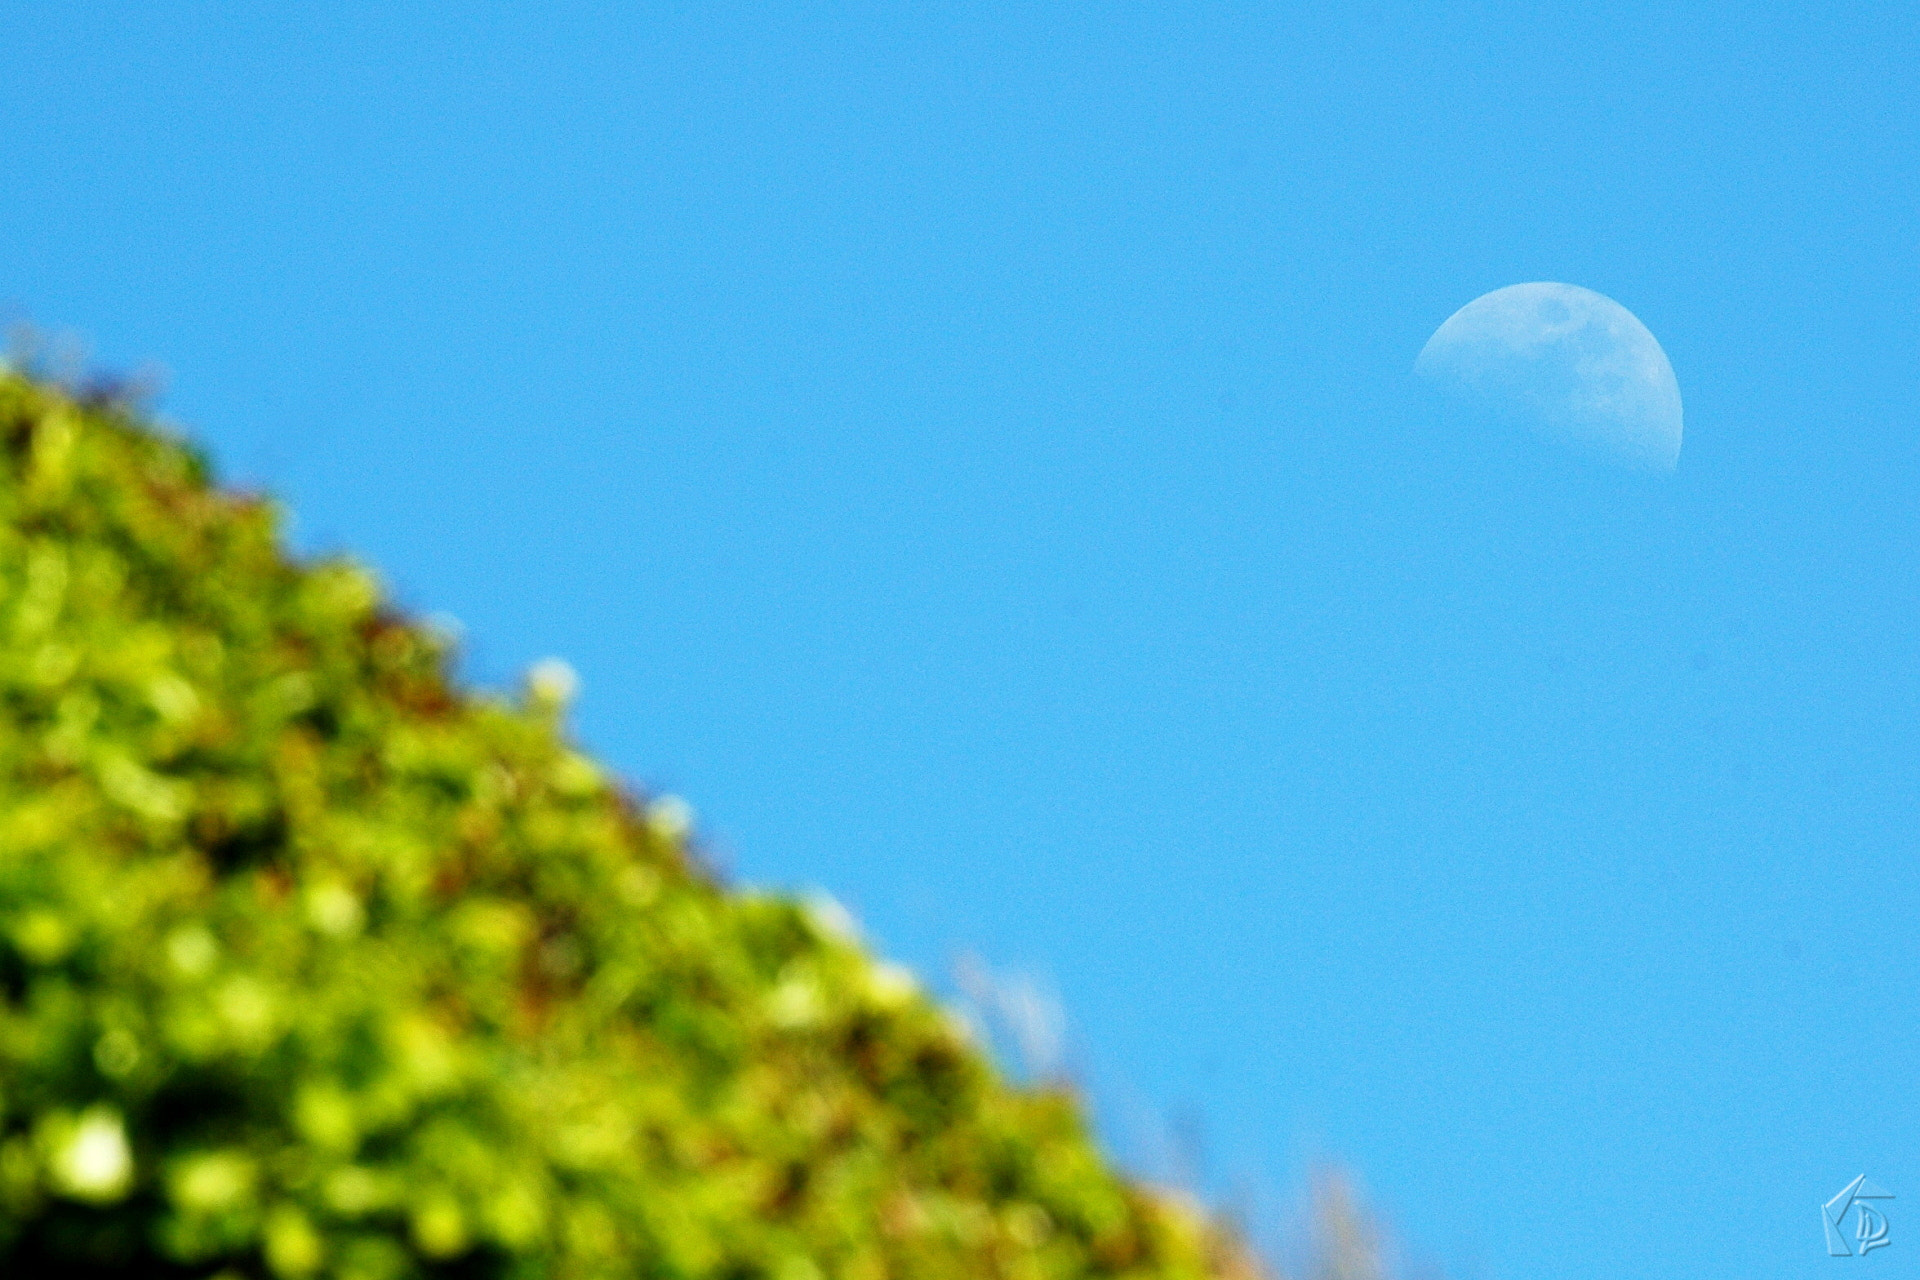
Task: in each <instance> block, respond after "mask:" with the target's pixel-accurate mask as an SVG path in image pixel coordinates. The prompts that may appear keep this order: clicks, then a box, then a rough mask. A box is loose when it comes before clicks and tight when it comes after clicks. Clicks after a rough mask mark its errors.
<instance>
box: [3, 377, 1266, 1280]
mask: <svg viewBox="0 0 1920 1280" xmlns="http://www.w3.org/2000/svg"><path fill="white" fill-rule="evenodd" d="M567 693H568V690H567V689H566V688H565V687H564V681H561V680H558V679H555V678H553V677H552V675H551V673H548V674H546V675H544V676H541V677H540V678H536V679H534V680H532V681H531V682H530V684H529V687H528V688H527V689H526V690H525V691H524V693H522V694H520V695H517V696H515V697H511V698H509V697H504V696H499V695H492V694H487V693H484V692H474V691H468V690H465V689H462V688H461V687H459V685H458V683H457V681H456V680H455V678H454V676H453V674H452V668H451V655H450V653H449V651H448V641H447V640H446V639H445V638H444V637H443V636H442V635H440V634H438V633H437V632H436V631H435V630H434V629H433V628H431V627H430V626H427V625H425V624H423V623H420V622H418V621H415V620H412V619H410V618H408V617H406V616H403V615H402V614H401V613H399V612H398V611H396V610H395V609H394V608H392V607H391V606H390V605H388V604H387V603H386V602H385V601H384V600H383V595H382V592H381V589H380V587H379V585H378V584H377V582H376V580H375V578H374V577H373V576H372V575H371V574H370V573H369V572H367V571H366V570H365V569H363V568H361V567H358V566H357V565H355V564H353V563H351V562H349V561H346V560H342V559H324V560H315V561H311V562H302V561H300V560H298V559H297V558H295V557H293V556H292V555H290V554H289V553H288V552H287V551H286V550H285V549H284V548H283V546H282V545H281V542H280V540H279V536H278V533H277V515H276V511H275V508H274V507H273V505H272V504H271V503H270V502H268V501H265V500H263V499H260V498H258V497H254V496H249V495H244V494H236V493H229V492H224V491H222V490H220V489H219V488H218V487H217V486H216V485H214V483H213V482H212V479H211V474H210V468H209V466H208V464H207V462H206V461H205V459H204V458H203V457H202V456H201V455H200V454H199V453H198V452H197V451H196V450H195V449H194V448H192V447H191V446H190V445H188V444H186V443H185V442H183V441H181V440H179V439H176V438H173V437H172V436H171V435H169V434H168V433H167V432H166V431H164V430H162V429H160V428H159V427H157V426H155V425H154V424H153V423H152V422H151V421H150V420H148V419H147V418H146V416H145V415H144V414H143V412H142V411H140V410H139V409H138V408H137V407H135V406H133V405H132V404H130V403H128V402H125V401H114V400H112V399H110V398H99V399H95V400H91V401H90V400H88V399H87V398H85V397H80V396H76V395H75V394H73V393H71V392H69V391H66V390H63V389H61V388H59V387H57V386H54V385H52V384H50V383H48V382H46V381H43V380H37V379H34V378H31V377H28V376H26V375H25V374H22V373H19V372H16V371H8V372H5V373H3V374H0V1271H4V1273H5V1274H7V1275H9V1276H16V1275H17V1276H29V1275H56V1274H57V1275H62V1276H71V1275H85V1274H97V1275H115V1276H119V1275H124V1276H129V1277H131V1276H139V1277H142V1278H143V1280H144V1278H147V1277H156V1278H157V1277H168V1276H215V1275H222V1274H225V1275H229V1276H232V1277H241V1276H247V1277H268V1276H273V1277H294V1278H297V1277H308V1276H315V1277H318V1276H338V1277H355V1278H362V1280H399V1278H401V1277H415V1276H450V1277H451V1276H460V1277H476V1278H477V1277H496V1276H497V1277H529V1278H532V1277H553V1278H554V1280H560V1278H562V1277H599V1276H609V1277H611V1276H621V1277H661V1278H667V1277H672V1278H675V1280H678V1278H681V1277H687V1278H692V1277H714V1278H716V1280H718V1278H725V1280H755V1278H760V1277H764V1278H766V1280H829V1278H831V1280H841V1278H843V1277H844V1278H845V1280H907V1278H911V1280H963V1278H964V1280H979V1278H982V1277H1008V1278H1009V1280H1053V1278H1055V1277H1116V1278H1117V1277H1130V1278H1135V1280H1149V1278H1152V1280H1160V1278H1165V1280H1202V1278H1203V1277H1227V1276H1247V1275H1252V1274H1253V1273H1254V1267H1253V1264H1252V1263H1251V1261H1250V1260H1249V1259H1248V1258H1247V1256H1246V1255H1245V1254H1244V1253H1243V1252H1242V1251H1241V1249H1240V1248H1239V1247H1238V1245H1237V1244H1236V1243H1235V1242H1234V1240H1233V1238H1232V1237H1231V1235H1230V1233H1228V1232H1225V1231H1223V1230H1222V1229H1221V1228H1220V1227H1218V1226H1217V1225H1216V1224H1213V1223H1211V1222H1209V1221H1208V1220H1207V1219H1206V1218H1205V1216H1204V1215H1202V1214H1201V1213H1200V1212H1198V1211H1197V1210H1196V1209H1194V1208H1192V1207H1191V1206H1189V1205H1186V1204H1185V1203H1184V1202H1182V1201H1180V1200H1178V1199H1176V1198H1173V1197H1169V1196H1165V1195H1161V1194H1158V1193H1154V1192H1150V1191H1148V1190H1146V1189H1144V1188H1142V1187H1139V1186H1136V1185H1133V1184H1131V1183H1130V1182H1129V1181H1128V1180H1126V1179H1125V1178H1124V1177H1122V1176H1120V1175H1119V1174H1118V1173H1117V1172H1116V1171H1115V1170H1114V1169H1113V1168H1112V1167H1111V1166H1110V1165H1109V1164H1108V1163H1107V1161H1106V1160H1105V1159H1104V1158H1103V1157H1102V1155H1101V1154H1100V1152H1099V1151H1098V1149H1097V1147H1096V1146H1095V1144H1094V1143H1093V1141H1092V1140H1091V1138H1090V1136H1089V1134H1088V1131H1087V1127H1086V1124H1085V1121H1084V1119H1083V1116H1082V1114H1081V1111H1080V1108H1079V1106H1078V1103H1077V1102H1076V1100H1075V1098H1074V1097H1073V1095H1072V1093H1071V1091H1070V1090H1067V1089H1063V1088H1044V1087H1043V1088H1020V1087H1015V1086H1014V1085H1012V1084H1011V1083H1009V1082H1008V1081H1006V1080H1004V1079H1003V1078H1002V1077H1001V1076H1000V1075H999V1074H998V1073H997V1072H996V1070H995V1069H994V1067H993V1065H992V1064H991V1063H990V1062H989V1061H988V1059H987V1058H986V1056H985V1055H984V1054H983V1053H982V1052H981V1051H980V1050H979V1049H978V1048H977V1047H976V1046H975V1045H974V1043H973V1042H972V1041H971V1040H970V1039H969V1038H968V1036H967V1034H966V1032H965V1030H964V1028H963V1027H962V1026H961V1025H960V1024H959V1023H957V1022H956V1020H955V1019H954V1018H953V1017H952V1016H951V1015H950V1014H949V1013H948V1012H947V1011H945V1010H943V1009H942V1008H941V1007H939V1005H938V1004H937V1003H936V1002H934V1001H933V1000H931V999H930V998H929V997H928V996H927V995H926V994H924V993H923V991H922V990H921V989H920V988H919V987H918V986H917V985H916V983H915V981H914V979H913V977H912V976H911V975H910V974H908V973H907V972H906V971H904V970H902V969H900V968H899V967H897V966H894V965H891V964H888V963H885V962H883V961H880V960H878V959H876V958H875V957H874V956H872V955H870V954H868V953H867V951H866V950H865V949H864V948H863V946H862V945H861V944H860V943H859V941H858V940H857V939H855V938H853V937H851V936H848V935H847V934H846V932H845V931H844V930H843V929H841V928H839V927H837V925H836V922H835V920H834V919H833V917H832V914H831V913H823V912H820V911H817V910H813V909H810V908H809V907H808V906H807V905H806V904H805V903H803V902H799V901H796V900H793V899H790V898H787V897H783V896H778V895H769V894H756V893H747V892H742V891H737V890H730V889H728V888H727V887H726V886H724V885H723V884H721V883H720V882H719V881H718V879H717V878H716V877H715V876H713V875H712V874H711V873H709V872H708V871H706V870H704V869H703V867H702V865H701V863H700V861H699V859H698V858H697V857H696V856H694V854H693V853H692V851H691V850H690V848H689V845H688V840H687V836H686V833H685V831H684V830H683V825H684V824H683V823H682V822H681V821H679V820H678V817H677V815H676V813H675V812H674V811H673V809H672V807H671V806H661V805H657V804H656V805H653V806H649V805H647V804H646V803H645V802H644V799H643V798H642V797H639V796H638V795H636V794H635V793H633V792H632V791H630V790H629V789H628V788H626V787H624V786H623V785H622V784H621V783H620V782H619V781H618V780H617V779H615V778H613V777H610V776H609V774H608V772H607V771H606V770H605V769H604V768H602V767H601V766H600V765H598V764H596V762H595V761H593V760H592V759H590V758H589V757H588V756H587V755H585V754H583V753H582V752H581V751H580V750H579V749H578V748H577V747H576V746H575V745H574V744H572V743H571V742H570V740H569V737H568V734H567V729H566V724H565V702H566V697H567Z"/></svg>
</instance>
